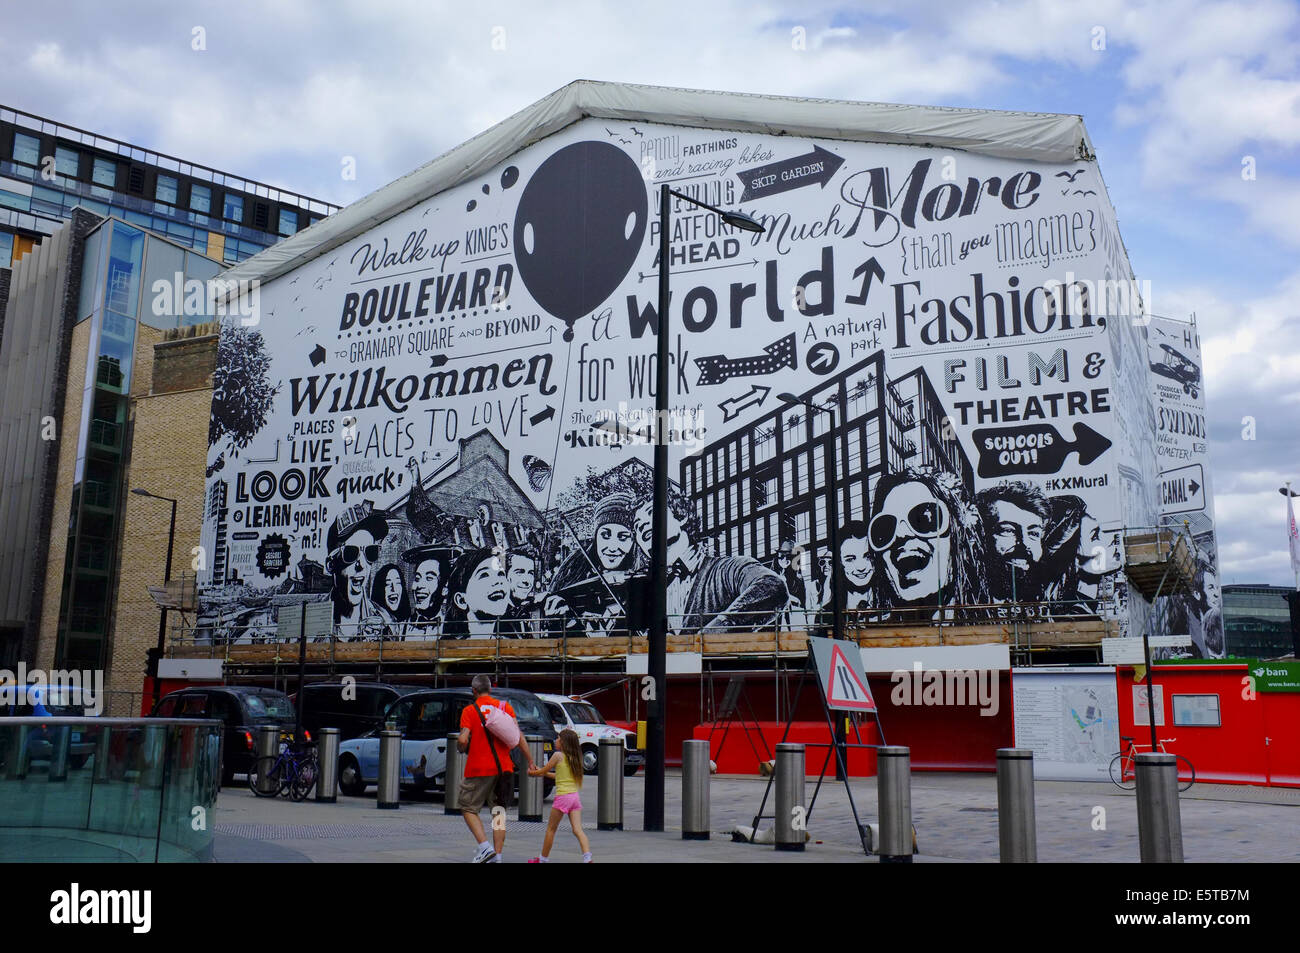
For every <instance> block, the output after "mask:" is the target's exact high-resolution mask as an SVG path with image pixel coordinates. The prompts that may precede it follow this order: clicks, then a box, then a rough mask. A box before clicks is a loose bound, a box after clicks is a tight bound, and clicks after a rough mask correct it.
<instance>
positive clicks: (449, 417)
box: [202, 120, 1208, 639]
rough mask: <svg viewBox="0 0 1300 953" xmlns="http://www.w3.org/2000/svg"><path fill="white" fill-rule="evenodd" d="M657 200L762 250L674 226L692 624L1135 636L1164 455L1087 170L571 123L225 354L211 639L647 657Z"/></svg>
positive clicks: (674, 595) (305, 294) (678, 623)
mask: <svg viewBox="0 0 1300 953" xmlns="http://www.w3.org/2000/svg"><path fill="white" fill-rule="evenodd" d="M664 182H667V183H670V184H671V185H672V186H673V187H674V188H675V189H677V190H679V191H682V192H684V193H687V194H689V195H692V196H694V197H696V198H698V199H699V200H701V201H704V202H708V203H710V204H714V205H718V206H722V207H727V208H739V209H742V210H744V211H745V212H747V213H749V214H751V215H753V216H754V217H756V218H757V219H758V220H759V221H760V222H762V223H763V224H764V225H765V226H766V231H765V233H763V234H753V233H747V232H741V231H738V230H735V229H733V228H730V227H728V226H725V225H723V224H722V223H721V222H720V221H719V220H718V218H717V217H716V216H715V215H713V214H712V213H710V212H707V211H705V210H703V209H700V208H697V207H695V206H693V205H691V204H689V203H685V202H680V201H678V200H674V201H675V203H676V204H675V206H674V208H673V209H672V213H673V217H672V234H671V236H670V239H671V248H672V251H671V255H672V259H671V266H672V300H671V307H670V311H669V314H668V315H667V316H666V318H667V321H666V324H667V333H668V334H669V337H670V341H669V343H670V351H671V366H670V368H669V382H670V387H671V393H670V395H669V397H670V404H671V407H672V417H671V422H670V429H671V438H672V441H673V445H672V447H671V450H670V462H671V473H672V488H671V497H672V500H671V508H672V517H673V518H672V521H671V523H672V525H671V527H670V542H669V553H668V557H669V560H670V564H671V567H672V581H671V584H670V591H669V613H670V623H671V626H672V628H674V629H676V630H678V631H684V632H716V631H743V630H745V629H769V628H771V626H772V625H774V624H781V625H789V626H795V627H808V626H815V625H819V624H822V620H823V619H825V618H826V616H827V613H828V612H829V610H830V609H831V608H832V606H831V592H832V590H833V588H834V586H833V584H832V583H833V579H834V578H835V574H838V575H839V579H840V581H841V582H842V586H840V590H841V592H842V598H843V600H844V604H845V608H847V609H848V610H849V611H850V613H852V614H854V617H855V618H860V619H864V620H865V619H870V620H874V621H883V622H888V621H899V622H925V621H929V620H935V619H960V618H970V619H1006V618H1014V617H1017V616H1024V615H1032V616H1036V617H1054V616H1062V615H1100V616H1105V617H1113V618H1116V619H1118V620H1119V621H1120V624H1121V627H1123V628H1127V627H1128V625H1129V622H1130V614H1131V613H1130V609H1129V607H1128V606H1127V602H1126V594H1125V592H1124V586H1123V583H1122V579H1121V576H1122V573H1120V572H1119V567H1120V563H1121V551H1120V532H1119V531H1120V528H1121V527H1122V526H1123V525H1125V524H1126V523H1130V524H1132V523H1141V522H1146V523H1154V522H1155V521H1156V518H1157V512H1156V510H1155V502H1154V497H1153V496H1147V497H1143V496H1142V492H1148V493H1149V492H1150V490H1149V489H1148V490H1145V491H1142V490H1134V489H1133V488H1132V487H1131V486H1130V484H1134V485H1136V484H1140V483H1141V482H1142V476H1141V474H1142V472H1143V471H1144V469H1145V470H1149V471H1151V472H1154V469H1155V446H1156V444H1155V440H1156V435H1155V431H1154V427H1153V415H1152V413H1151V403H1150V400H1149V397H1148V396H1147V393H1148V390H1149V388H1148V385H1147V380H1148V367H1147V363H1148V362H1147V354H1146V338H1145V333H1144V330H1136V331H1135V330H1134V329H1133V328H1132V327H1128V328H1126V329H1125V330H1124V331H1123V334H1122V335H1121V334H1120V332H1119V331H1117V330H1115V329H1113V328H1112V325H1113V324H1114V323H1115V322H1117V321H1120V320H1125V321H1127V318H1123V317H1118V316H1117V315H1116V314H1115V313H1114V308H1113V299H1114V297H1115V296H1114V295H1113V294H1107V293H1105V292H1104V286H1103V285H1102V282H1105V281H1109V282H1111V283H1112V284H1113V283H1115V282H1116V280H1117V276H1122V277H1123V279H1124V280H1125V281H1127V279H1128V278H1130V277H1131V272H1130V271H1128V268H1127V260H1126V259H1125V258H1124V257H1123V253H1122V248H1121V247H1120V246H1119V244H1118V232H1117V230H1116V228H1115V222H1114V211H1113V209H1112V208H1111V206H1110V203H1109V201H1108V200H1107V199H1106V196H1105V191H1104V187H1103V185H1102V183H1101V179H1100V176H1099V174H1098V171H1097V168H1096V165H1095V163H1093V162H1092V161H1079V162H1076V163H1071V164H1069V165H1067V166H1047V165H1041V164H1035V163H1031V162H1025V161H1014V160H1006V159H995V158H989V157H981V156H975V155H970V154H965V153H947V152H944V151H942V150H933V149H923V148H919V147H910V146H893V145H880V144H866V143H855V142H840V141H829V140H827V141H807V140H796V139H792V138H788V137H767V136H761V135H747V134H736V133H728V132H719V131H717V130H708V129H690V128H686V127H681V126H654V125H649V124H642V123H627V122H610V121H597V120H583V121H580V122H578V123H576V124H574V125H572V126H569V127H567V128H566V129H564V130H563V131H561V132H559V133H557V134H555V135H552V136H550V137H548V138H546V139H544V140H541V141H539V142H537V143H534V144H533V145H531V146H528V147H527V148H525V149H522V150H521V151H519V152H518V153H516V154H515V155H514V156H512V157H511V158H510V159H509V160H508V161H506V162H504V163H502V164H501V165H500V166H498V167H497V168H495V169H494V170H492V171H491V172H490V173H488V174H484V175H483V176H481V177H479V178H478V179H476V180H474V181H471V182H465V183H463V184H461V185H459V186H457V187H456V188H453V189H450V190H448V191H446V192H443V193H441V194H438V195H436V196H434V197H432V198H430V199H428V200H427V201H425V202H423V203H422V204H419V205H417V206H415V207H413V208H411V209H409V210H407V211H405V212H402V213H400V214H398V215H396V216H395V217H393V218H392V219H390V220H388V221H387V222H385V223H383V224H381V225H379V226H376V227H375V228H374V229H373V230H372V231H371V232H369V233H367V234H366V235H363V236H361V237H359V238H357V239H354V240H353V241H351V242H349V243H348V244H345V245H343V246H341V247H339V248H336V249H333V250H331V251H329V252H328V253H326V254H324V255H321V256H319V257H318V258H316V259H314V260H312V261H311V262H309V263H307V264H305V265H303V266H302V267H300V268H298V269H297V270H296V271H294V272H292V273H291V274H288V275H285V276H283V277H280V278H278V279H276V280H275V281H274V282H272V283H271V284H270V285H268V286H266V287H265V288H263V289H262V315H263V316H262V320H261V322H260V324H259V325H258V326H256V327H253V328H247V327H242V326H239V325H238V323H233V324H232V326H231V327H229V328H227V329H226V331H225V332H224V333H223V338H222V353H223V355H228V363H227V366H226V367H225V368H224V369H223V371H222V372H221V373H220V374H219V375H218V391H219V394H220V400H219V402H214V414H213V429H212V434H213V437H212V441H211V449H210V454H209V482H208V501H207V522H206V524H205V531H204V544H205V546H206V547H207V551H208V553H209V554H210V556H209V560H210V565H209V570H210V571H209V578H208V581H207V585H206V587H205V597H204V600H203V614H202V626H203V629H204V631H206V632H209V633H211V634H212V635H213V636H214V637H218V638H235V639H256V638H262V637H265V635H266V634H267V633H270V632H272V631H274V625H275V617H276V613H277V611H278V607H279V606H280V605H283V604H286V603H288V602H296V601H301V600H302V599H303V598H304V597H306V598H312V599H319V600H321V601H325V600H328V601H330V602H332V603H333V606H334V617H335V620H336V625H337V634H338V636H339V637H340V638H344V639H376V638H395V639H427V638H478V637H488V636H504V637H511V638H529V637H547V636H550V637H553V636H557V635H560V634H568V635H582V636H602V635H608V634H611V633H621V632H625V631H627V629H628V627H629V625H630V624H631V623H630V621H629V619H631V620H633V621H635V619H636V618H637V617H638V616H637V612H636V603H637V600H638V597H639V596H638V594H639V591H640V590H639V582H640V580H641V579H642V578H643V577H644V576H645V574H646V572H647V569H648V566H649V546H650V496H651V470H650V463H651V460H652V447H651V446H650V445H649V443H648V441H647V439H646V427H647V426H648V423H649V421H650V420H651V411H652V408H653V404H654V380H655V356H654V352H655V343H656V335H657V333H658V329H659V328H660V325H661V321H660V319H661V316H660V315H659V314H657V311H656V307H657V269H658V264H659V263H658V261H657V255H658V243H659V232H658V229H659V208H658V201H659V189H658V186H659V185H660V184H661V183H664ZM1116 263H1119V265H1122V268H1120V269H1119V270H1117V265H1116ZM1099 289H1102V290H1099ZM1121 348H1123V349H1125V350H1126V353H1124V354H1123V355H1120V354H1117V350H1118V349H1121ZM1134 348H1140V352H1139V353H1134V352H1133V349H1134ZM1120 364H1123V375H1122V376H1121V375H1117V372H1116V367H1117V365H1120ZM1117 386H1122V387H1123V388H1127V390H1125V391H1124V393H1125V395H1126V396H1127V393H1128V390H1134V391H1138V392H1140V393H1141V394H1142V395H1143V396H1142V398H1141V402H1140V403H1139V404H1138V405H1136V406H1130V407H1126V408H1119V407H1117V393H1116V387H1117ZM783 393H792V394H794V395H796V396H797V397H798V398H799V400H800V401H802V402H806V404H805V403H800V404H791V405H788V404H785V403H783V401H782V400H781V399H780V398H779V397H778V395H779V394H783ZM807 404H811V405H812V407H811V408H810V407H809V406H807ZM1121 415H1123V419H1122V421H1121V420H1120V417H1121ZM1146 457H1149V460H1145V459H1139V458H1146ZM1162 466H1163V464H1162ZM1203 485H1204V484H1202V486H1203ZM832 488H834V489H832ZM832 492H834V493H836V494H837V502H838V510H839V537H840V540H839V547H838V551H832V547H831V545H830V536H831V534H830V525H829V523H830V518H831V517H830V505H829V504H830V499H831V497H830V494H831V493H832ZM1206 492H1208V490H1206ZM1135 501H1136V502H1135Z"/></svg>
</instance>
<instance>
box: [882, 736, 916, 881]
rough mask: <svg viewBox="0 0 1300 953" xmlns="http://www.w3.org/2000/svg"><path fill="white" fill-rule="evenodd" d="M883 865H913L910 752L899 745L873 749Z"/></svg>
mask: <svg viewBox="0 0 1300 953" xmlns="http://www.w3.org/2000/svg"><path fill="white" fill-rule="evenodd" d="M876 770H877V775H876V784H877V787H876V790H877V792H878V795H879V801H880V846H879V849H878V850H877V851H876V852H877V853H878V854H879V855H880V862H881V863H882V864H910V863H911V862H912V752H911V749H910V748H906V747H904V746H902V745H885V746H883V747H880V748H877V749H876Z"/></svg>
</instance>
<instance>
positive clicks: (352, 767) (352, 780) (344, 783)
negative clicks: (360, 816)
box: [339, 754, 366, 797]
mask: <svg viewBox="0 0 1300 953" xmlns="http://www.w3.org/2000/svg"><path fill="white" fill-rule="evenodd" d="M339 790H340V791H342V792H343V793H344V794H346V795H347V796H348V797H361V796H362V795H363V794H365V793H366V782H365V780H364V779H363V778H362V777H361V766H360V765H359V764H357V759H356V758H354V757H352V755H350V754H345V755H344V756H343V757H341V758H339Z"/></svg>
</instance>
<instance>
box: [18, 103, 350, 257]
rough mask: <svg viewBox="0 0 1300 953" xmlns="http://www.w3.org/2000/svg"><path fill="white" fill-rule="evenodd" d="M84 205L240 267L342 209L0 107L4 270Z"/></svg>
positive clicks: (98, 212) (98, 213)
mask: <svg viewBox="0 0 1300 953" xmlns="http://www.w3.org/2000/svg"><path fill="white" fill-rule="evenodd" d="M78 205H80V206H81V207H83V208H85V209H88V210H89V211H92V212H94V213H96V214H97V215H101V216H116V217H117V218H120V219H123V220H124V221H126V222H128V223H130V224H132V225H136V226H139V227H141V228H146V229H149V230H151V231H153V232H155V233H157V234H159V235H166V236H167V237H168V238H169V239H171V240H172V241H174V242H176V243H177V244H180V245H184V246H186V247H188V248H191V249H193V250H195V251H197V252H199V253H201V254H203V255H206V256H207V257H209V258H212V259H214V260H216V261H218V262H221V263H223V264H227V265H230V264H234V263H235V262H239V261H243V260H244V259H245V258H248V257H249V256H250V255H254V254H256V253H257V252H259V251H261V250H262V249H263V248H266V247H268V246H269V245H274V244H275V243H276V242H278V241H280V239H282V238H284V237H286V236H288V235H292V234H294V233H295V232H297V231H300V230H301V229H303V228H306V227H308V226H309V225H312V224H314V223H315V222H318V221H320V219H322V218H324V217H325V216H327V215H330V214H332V213H333V212H335V211H337V210H338V206H335V205H331V204H329V203H327V202H322V201H319V200H317V199H312V198H307V197H306V196H302V195H298V194H297V193H294V192H288V191H285V190H283V189H275V188H272V187H270V186H268V185H264V184H262V183H260V182H254V181H251V180H248V179H243V178H240V177H238V176H233V175H227V174H226V173H224V172H219V171H217V170H216V169H210V168H208V167H206V166H202V165H196V164H194V163H192V162H186V161H184V160H182V159H177V158H174V157H172V156H168V155H163V154H161V153H157V152H153V151H151V150H148V149H143V148H140V147H139V146H134V145H131V144H130V143H126V142H121V141H120V140H117V139H112V138H109V137H107V136H101V135H97V134H95V133H91V132H86V131H85V130H82V129H77V128H74V127H71V126H65V125H62V124H60V123H56V122H53V121H51V120H48V119H43V118H41V117H40V116H34V115H32V114H31V113H25V112H22V111H20V110H16V109H10V108H9V107H6V106H0V268H4V267H8V266H9V265H10V263H11V262H12V261H15V260H17V259H18V258H20V257H21V256H22V255H24V254H26V253H27V252H28V251H29V250H30V249H31V247H32V246H33V244H35V243H38V242H39V241H40V240H41V238H42V237H43V236H45V235H49V234H50V233H51V232H52V231H53V229H54V226H55V225H57V224H58V223H60V222H63V221H66V220H67V218H68V216H69V214H70V213H71V211H72V209H73V208H75V207H76V206H78Z"/></svg>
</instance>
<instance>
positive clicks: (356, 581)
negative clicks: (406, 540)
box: [330, 530, 379, 606]
mask: <svg viewBox="0 0 1300 953" xmlns="http://www.w3.org/2000/svg"><path fill="white" fill-rule="evenodd" d="M330 559H331V561H332V562H333V564H334V572H335V575H336V576H338V577H340V578H341V579H342V580H343V582H344V583H346V587H347V593H348V602H349V603H351V604H352V605H354V606H355V605H358V604H360V603H361V602H362V601H363V600H364V599H365V593H366V583H367V582H368V581H369V577H370V569H371V567H372V566H374V564H375V563H376V562H377V561H378V560H379V544H378V543H376V542H375V537H374V536H372V535H371V534H370V533H369V532H367V531H366V530H360V531H358V532H356V533H353V534H352V535H351V536H350V537H348V542H347V544H346V545H344V546H340V547H339V548H338V549H336V550H335V551H334V552H333V553H331V554H330Z"/></svg>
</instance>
